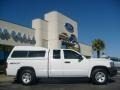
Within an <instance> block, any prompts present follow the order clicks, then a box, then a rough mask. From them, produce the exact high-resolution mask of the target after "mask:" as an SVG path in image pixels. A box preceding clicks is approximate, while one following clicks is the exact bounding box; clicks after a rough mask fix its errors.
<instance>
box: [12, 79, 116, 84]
mask: <svg viewBox="0 0 120 90" xmlns="http://www.w3.org/2000/svg"><path fill="white" fill-rule="evenodd" d="M114 82H116V81H115V80H114V79H109V82H108V83H114ZM12 83H18V82H16V80H14V81H13V82H12ZM38 84H92V82H91V81H90V79H88V78H42V79H37V82H36V83H35V85H38Z"/></svg>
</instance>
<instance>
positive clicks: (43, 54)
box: [28, 51, 45, 57]
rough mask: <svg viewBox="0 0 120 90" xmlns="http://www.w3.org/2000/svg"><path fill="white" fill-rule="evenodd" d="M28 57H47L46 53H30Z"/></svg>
mask: <svg viewBox="0 0 120 90" xmlns="http://www.w3.org/2000/svg"><path fill="white" fill-rule="evenodd" d="M28 57H45V51H29V54H28Z"/></svg>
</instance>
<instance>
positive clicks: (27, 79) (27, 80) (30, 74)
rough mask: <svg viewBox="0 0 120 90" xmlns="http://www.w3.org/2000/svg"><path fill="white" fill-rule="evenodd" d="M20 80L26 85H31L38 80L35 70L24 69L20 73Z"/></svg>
mask: <svg viewBox="0 0 120 90" xmlns="http://www.w3.org/2000/svg"><path fill="white" fill-rule="evenodd" d="M20 81H21V83H22V84H24V85H31V84H33V83H35V81H36V75H35V73H34V71H33V70H23V71H22V72H21V74H20Z"/></svg>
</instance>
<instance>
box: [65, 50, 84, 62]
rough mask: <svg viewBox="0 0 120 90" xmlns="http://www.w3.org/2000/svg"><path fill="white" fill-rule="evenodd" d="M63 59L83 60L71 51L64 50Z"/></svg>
mask: <svg viewBox="0 0 120 90" xmlns="http://www.w3.org/2000/svg"><path fill="white" fill-rule="evenodd" d="M64 59H81V60H82V59H83V58H82V56H81V55H80V54H78V53H76V52H74V51H71V50H64Z"/></svg>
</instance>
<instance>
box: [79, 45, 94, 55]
mask: <svg viewBox="0 0 120 90" xmlns="http://www.w3.org/2000/svg"><path fill="white" fill-rule="evenodd" d="M80 51H81V53H82V54H83V55H85V56H92V47H91V46H89V45H86V44H83V43H80Z"/></svg>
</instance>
